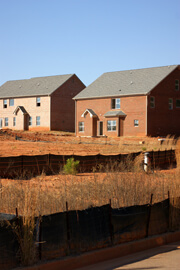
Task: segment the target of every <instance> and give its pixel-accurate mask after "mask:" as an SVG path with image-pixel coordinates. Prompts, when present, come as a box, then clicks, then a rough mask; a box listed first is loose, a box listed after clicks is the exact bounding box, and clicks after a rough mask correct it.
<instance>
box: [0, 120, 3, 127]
mask: <svg viewBox="0 0 180 270" xmlns="http://www.w3.org/2000/svg"><path fill="white" fill-rule="evenodd" d="M2 124H3V119H2V118H0V128H2Z"/></svg>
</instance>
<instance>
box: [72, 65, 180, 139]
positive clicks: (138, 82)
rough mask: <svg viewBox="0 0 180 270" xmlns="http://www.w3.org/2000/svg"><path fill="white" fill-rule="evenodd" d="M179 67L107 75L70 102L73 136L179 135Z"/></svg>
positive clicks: (102, 76) (109, 73)
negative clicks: (73, 119)
mask: <svg viewBox="0 0 180 270" xmlns="http://www.w3.org/2000/svg"><path fill="white" fill-rule="evenodd" d="M179 82H180V66H179V65H173V66H164V67H154V68H145V69H137V70H128V71H119V72H108V73H104V74H103V75H101V76H100V77H99V78H97V79H96V80H95V81H94V82H93V83H92V84H90V85H89V86H88V87H87V88H85V89H84V90H83V91H81V92H80V93H79V94H78V95H76V96H75V97H74V98H73V99H74V100H75V102H76V106H75V107H76V112H75V113H76V135H77V136H102V135H106V136H111V137H117V136H146V135H148V136H166V135H168V134H175V135H178V136H179V135H180V87H179Z"/></svg>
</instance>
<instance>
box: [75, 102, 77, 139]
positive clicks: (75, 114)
mask: <svg viewBox="0 0 180 270" xmlns="http://www.w3.org/2000/svg"><path fill="white" fill-rule="evenodd" d="M76 102H77V101H76V100H75V136H76V119H77V117H76Z"/></svg>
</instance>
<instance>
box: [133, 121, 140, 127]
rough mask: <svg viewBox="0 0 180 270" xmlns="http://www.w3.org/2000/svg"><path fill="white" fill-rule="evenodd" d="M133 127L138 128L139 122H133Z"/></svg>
mask: <svg viewBox="0 0 180 270" xmlns="http://www.w3.org/2000/svg"><path fill="white" fill-rule="evenodd" d="M134 126H135V127H138V126H139V120H137V119H136V120H134Z"/></svg>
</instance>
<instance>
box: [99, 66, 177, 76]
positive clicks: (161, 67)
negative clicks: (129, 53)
mask: <svg viewBox="0 0 180 270" xmlns="http://www.w3.org/2000/svg"><path fill="white" fill-rule="evenodd" d="M177 66H179V64H177V65H167V66H157V67H147V68H134V69H125V70H116V71H107V72H104V73H103V74H108V73H115V72H127V71H136V70H145V69H156V68H165V67H168V68H169V67H177ZM103 74H102V75H103ZM102 75H101V76H102Z"/></svg>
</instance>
